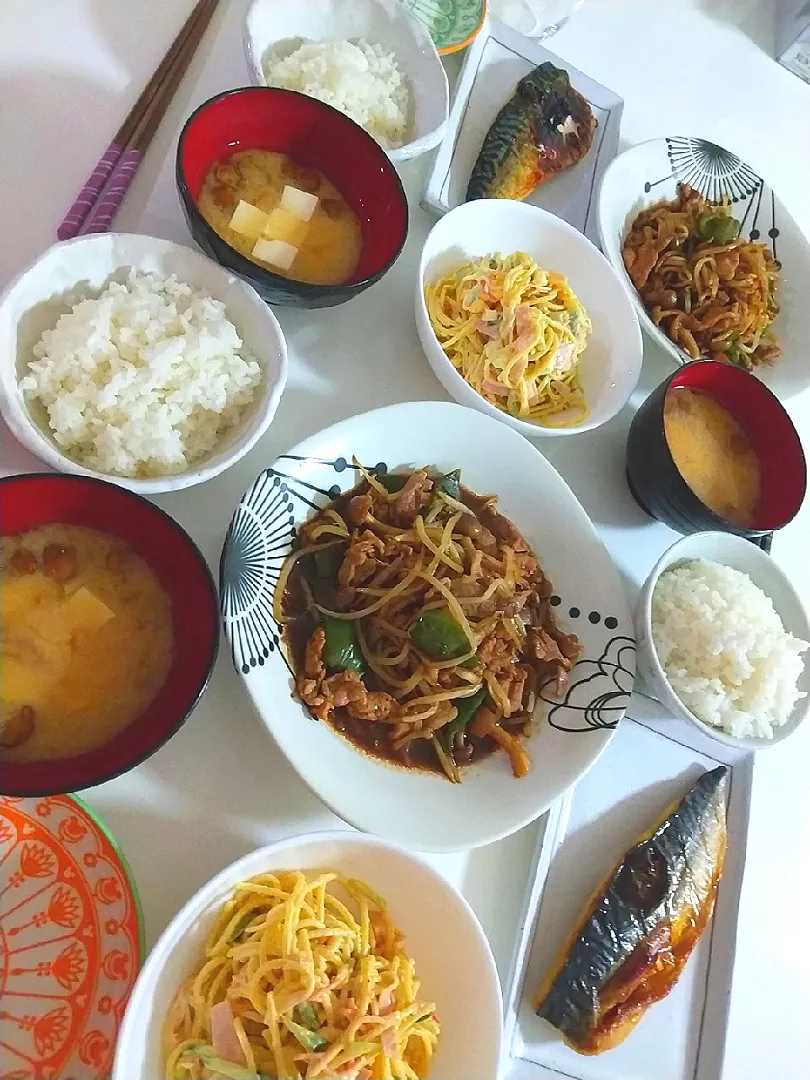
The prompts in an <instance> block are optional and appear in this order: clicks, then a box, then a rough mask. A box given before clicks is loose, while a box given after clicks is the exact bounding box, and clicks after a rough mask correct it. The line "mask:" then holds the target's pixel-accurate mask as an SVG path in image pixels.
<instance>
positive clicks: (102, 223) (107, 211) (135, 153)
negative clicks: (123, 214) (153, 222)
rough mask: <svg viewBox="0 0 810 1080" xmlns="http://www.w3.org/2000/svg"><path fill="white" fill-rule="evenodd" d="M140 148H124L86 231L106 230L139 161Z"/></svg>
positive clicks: (97, 231) (136, 169) (140, 155)
mask: <svg viewBox="0 0 810 1080" xmlns="http://www.w3.org/2000/svg"><path fill="white" fill-rule="evenodd" d="M141 157H142V154H141V152H140V150H125V151H124V152H123V153H122V154H121V156H120V158H119V159H118V164H117V165H116V166H115V168H114V170H113V174H112V177H111V178H110V182H109V184H108V185H107V188H106V190H105V191H104V195H103V197H102V199H101V202H100V203H99V204H98V206H97V207H96V208H95V210H94V211H93V213H92V215H91V217H90V220H89V221H88V222H87V225H86V227H85V230H84V231H85V232H86V233H99V232H106V231H107V230H108V229H109V227H110V225H112V223H113V219H114V218H115V215H116V214H117V213H118V207H119V206H120V205H121V203H122V202H123V200H124V196H125V195H126V193H127V189H128V188H129V185H130V184H131V183H132V179H133V177H134V176H135V173H136V172H137V171H138V166H139V165H140V163H141Z"/></svg>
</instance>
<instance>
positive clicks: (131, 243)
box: [0, 233, 287, 495]
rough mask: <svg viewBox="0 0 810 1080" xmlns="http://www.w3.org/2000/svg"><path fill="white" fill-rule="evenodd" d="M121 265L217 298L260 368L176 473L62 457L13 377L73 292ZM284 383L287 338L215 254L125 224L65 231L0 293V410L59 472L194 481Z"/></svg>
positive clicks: (252, 430)
mask: <svg viewBox="0 0 810 1080" xmlns="http://www.w3.org/2000/svg"><path fill="white" fill-rule="evenodd" d="M130 267H135V268H136V269H138V270H142V271H146V272H154V273H157V274H159V275H160V276H162V277H168V276H169V275H171V274H174V275H176V276H177V278H178V280H179V281H183V282H185V283H186V284H188V285H192V286H195V287H196V288H199V289H203V290H204V291H205V292H207V293H208V294H209V295H210V296H213V297H215V298H216V299H217V300H221V301H222V302H223V303H224V304H225V307H226V309H227V314H228V317H229V318H230V319H231V321H232V322H233V323H234V325H235V326H236V329H237V330H238V331H239V334H240V336H241V337H242V339H243V341H244V343H245V345H246V346H247V348H248V349H250V351H251V352H252V353H253V355H254V356H255V358H256V360H257V361H258V362H259V364H260V365H261V368H262V382H261V385H260V387H259V388H258V390H257V393H256V398H255V400H254V402H253V404H252V405H251V406H250V408H249V409H248V410H247V411H246V413H245V415H244V416H243V417H242V420H241V422H240V423H239V425H238V426H237V427H236V428H235V429H234V430H233V431H231V432H229V433H228V434H227V435H226V436H225V437H224V438H223V439H222V441H221V442H220V443H219V444H218V446H217V447H216V448H215V451H214V452H213V453H212V454H211V455H210V456H209V457H207V458H204V459H203V460H202V461H201V462H199V463H198V464H196V465H194V466H193V467H192V468H190V469H188V470H187V471H186V472H182V473H177V474H176V475H172V476H162V477H155V478H154V479H148V480H137V479H133V478H131V477H126V476H115V475H112V474H108V473H100V472H95V471H94V470H92V469H87V468H85V467H84V466H83V465H79V464H78V463H77V462H75V461H72V460H71V459H70V458H69V457H67V456H65V454H63V453H62V451H61V450H60V449H59V447H58V446H57V445H56V443H55V441H54V439H53V436H52V435H51V433H50V431H49V429H48V424H47V416H45V415H43V416H41V417H37V416H35V415H32V411H31V409H30V408H29V405H28V403H27V401H26V400H25V399H24V397H23V395H22V393H21V392H20V389H19V385H18V383H19V380H20V378H21V377H22V375H23V374H24V372H25V369H26V367H27V364H28V361H29V360H30V358H31V355H32V353H31V351H32V349H33V347H34V345H35V344H36V343H37V341H38V340H39V338H40V337H41V336H42V333H43V331H44V330H46V329H48V328H50V327H53V326H55V325H56V322H57V320H58V318H59V316H60V315H62V314H63V313H64V312H66V311H69V310H70V308H71V307H72V306H73V305H74V304H75V303H77V301H78V300H79V299H81V298H84V297H85V296H87V295H88V294H90V293H92V294H94V295H97V294H98V293H100V292H101V290H102V289H103V288H104V286H105V285H106V284H107V282H108V281H109V279H110V278H111V277H112V276H113V275H115V274H118V273H119V272H120V271H125V270H126V269H128V268H130ZM286 382H287V346H286V344H285V341H284V335H283V333H282V331H281V327H280V326H279V324H278V320H277V319H276V317H275V315H274V314H273V313H272V311H271V310H270V308H268V307H267V305H266V304H264V303H262V301H261V300H260V299H259V297H258V296H257V295H256V293H255V292H254V291H253V289H251V288H249V287H248V286H247V285H245V284H244V282H242V281H240V280H239V278H237V277H235V276H234V275H233V274H230V273H229V272H228V271H227V270H224V269H223V268H222V267H221V266H218V265H217V263H215V262H212V261H211V260H210V259H208V258H206V257H205V256H204V255H201V254H200V253H199V252H197V251H192V249H191V248H187V247H182V246H181V245H180V244H173V243H171V242H170V241H168V240H159V239H157V238H155V237H152V236H139V235H131V234H127V233H98V234H95V235H90V236H80V237H77V238H76V239H75V240H67V241H65V242H64V243H61V244H55V245H54V246H53V247H51V248H49V249H48V250H47V251H46V252H45V253H44V254H43V255H41V256H40V257H39V258H38V259H37V260H36V262H35V263H33V265H32V266H30V267H29V268H28V269H27V270H25V271H24V272H23V273H22V274H21V275H20V276H19V277H18V278H17V279H16V281H13V282H12V283H11V285H9V287H8V288H7V289H6V291H5V292H4V293H3V294H2V296H0V412H2V414H3V417H4V419H5V421H6V423H7V424H8V426H9V427H10V428H11V431H12V432H13V434H14V435H15V436H16V437H17V439H19V441H20V442H21V443H22V444H23V445H24V446H25V447H27V448H28V449H29V450H31V451H32V453H34V454H36V455H37V457H38V458H40V459H41V460H42V461H44V462H45V463H46V464H48V465H50V466H52V467H53V468H54V469H58V470H59V471H60V472H71V473H78V474H80V475H83V476H96V477H99V478H100V479H102V480H111V481H113V482H114V483H116V484H121V485H122V486H123V487H127V488H129V489H130V490H131V491H137V492H139V493H140V494H141V495H155V494H157V493H159V492H166V491H178V490H180V489H181V488H187V487H193V486H194V485H195V484H201V483H203V482H204V481H205V480H210V479H211V478H212V477H214V476H218V475H219V473H221V472H224V471H225V469H227V468H229V467H230V466H231V465H233V464H234V462H236V461H238V460H239V459H240V458H242V457H244V456H245V454H247V453H248V451H249V450H250V449H251V448H252V447H253V446H254V445H255V444H256V442H257V441H258V440H259V439H260V438H261V436H262V435H263V434H264V432H265V431H266V430H267V428H268V427H269V425H270V421H271V420H272V419H273V416H274V415H275V412H276V409H277V408H278V403H279V400H280V399H281V393H282V391H283V389H284V386H285V383H286ZM43 412H44V411H43Z"/></svg>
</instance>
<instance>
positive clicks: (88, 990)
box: [0, 795, 143, 1080]
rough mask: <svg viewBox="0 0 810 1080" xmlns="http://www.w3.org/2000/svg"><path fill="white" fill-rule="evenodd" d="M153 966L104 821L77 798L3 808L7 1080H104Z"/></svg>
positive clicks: (2, 1035)
mask: <svg viewBox="0 0 810 1080" xmlns="http://www.w3.org/2000/svg"><path fill="white" fill-rule="evenodd" d="M142 960H143V925H142V919H141V911H140V907H139V905H138V899H137V894H136V891H135V886H134V883H133V881H132V878H131V875H130V872H129V868H128V867H127V865H126V862H125V861H124V858H123V855H122V854H121V852H120V851H119V850H118V847H117V845H116V843H115V841H114V840H113V838H112V837H111V836H110V834H109V833H108V832H107V830H106V829H105V827H104V826H103V825H102V824H101V822H100V821H99V820H98V818H96V817H94V816H93V814H92V813H91V811H90V810H89V809H88V807H87V806H85V805H84V803H82V802H80V801H79V800H78V799H77V798H75V796H70V795H54V796H51V797H49V798H43V799H16V798H11V797H9V796H3V797H2V798H0V1080H105V1078H106V1077H108V1076H109V1074H110V1071H111V1068H112V1059H113V1052H114V1050H115V1041H116V1037H117V1035H118V1028H119V1027H120V1024H121V1020H122V1019H123V1016H124V1009H125V1008H126V1004H127V1000H128V998H129V994H130V991H131V990H132V987H133V984H134V982H135V978H136V976H137V974H138V969H139V968H140V965H141V961H142Z"/></svg>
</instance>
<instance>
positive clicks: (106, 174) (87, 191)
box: [56, 142, 123, 240]
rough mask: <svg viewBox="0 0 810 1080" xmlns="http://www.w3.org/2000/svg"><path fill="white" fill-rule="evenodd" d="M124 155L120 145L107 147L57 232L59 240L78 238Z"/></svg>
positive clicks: (112, 143)
mask: <svg viewBox="0 0 810 1080" xmlns="http://www.w3.org/2000/svg"><path fill="white" fill-rule="evenodd" d="M122 153H123V148H122V147H121V146H119V145H118V143H115V142H111V143H110V145H109V146H108V147H107V149H106V151H105V152H104V156H103V157H102V158H100V159H99V162H98V164H97V165H96V167H95V169H93V171H92V173H91V174H90V176H89V177H88V178H87V183H86V184H85V185H84V187H83V188H82V190H81V191H80V192H79V194H78V197H77V198H76V201H75V202H74V204H73V205H72V206H71V208H70V209H69V210H68V212H67V213H66V214H65V216H64V218H63V219H62V224H61V225H60V226H59V228H58V229H57V230H56V235H57V238H58V239H59V240H70V238H71V237H72V236H76V234H77V233H78V232H79V230H80V229H81V227H82V225H83V224H84V221H85V218H86V217H87V214H88V212H89V210H90V209H91V207H92V206H93V204H94V203H95V201H96V199H97V198H98V197H99V195H100V194H101V192H102V190H103V188H104V185H105V184H106V183H107V181H108V180H109V178H110V176H111V174H112V171H113V169H114V168H115V167H116V165H117V164H118V161H119V159H120V157H121V154H122Z"/></svg>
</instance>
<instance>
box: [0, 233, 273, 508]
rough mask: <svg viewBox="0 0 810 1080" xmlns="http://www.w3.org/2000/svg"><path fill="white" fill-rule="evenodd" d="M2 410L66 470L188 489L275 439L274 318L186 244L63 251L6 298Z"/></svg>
mask: <svg viewBox="0 0 810 1080" xmlns="http://www.w3.org/2000/svg"><path fill="white" fill-rule="evenodd" d="M0 358H1V359H0V410H1V411H2V413H3V416H4V418H5V420H6V422H7V423H8V426H9V427H10V429H11V431H12V432H13V434H14V435H15V436H16V437H17V439H19V441H20V442H21V443H23V445H24V446H26V447H27V448H28V449H29V450H31V451H33V453H34V454H36V455H37V457H39V458H41V459H42V460H43V461H44V462H46V463H47V464H48V465H51V466H52V467H53V468H55V469H59V470H60V471H62V472H75V473H83V474H85V475H90V476H98V477H102V478H103V479H106V480H113V481H115V482H117V483H119V484H122V485H123V486H125V487H128V488H131V489H132V490H133V491H138V492H140V493H141V494H156V493H158V492H165V491H173V490H177V489H180V488H186V487H191V486H193V485H195V484H199V483H202V482H203V481H205V480H208V479H210V478H211V477H213V476H216V475H218V474H219V473H221V472H223V471H224V470H225V469H227V468H228V467H229V466H230V465H232V464H233V463H234V462H235V461H238V460H239V459H240V458H241V457H243V456H244V455H245V454H247V453H248V451H249V450H250V449H251V448H252V447H253V446H254V445H255V444H256V442H257V441H258V440H259V439H260V438H261V436H262V435H263V433H264V432H265V431H266V430H267V428H268V426H269V424H270V422H271V420H272V418H273V416H274V414H275V411H276V409H277V407H278V403H279V399H280V397H281V393H282V390H283V389H284V385H285V382H286V379H287V349H286V345H285V342H284V336H283V334H282V332H281V328H280V326H279V324H278V321H277V320H276V318H275V316H274V315H273V313H272V312H271V311H270V309H269V308H268V307H267V306H266V305H265V304H264V303H263V302H262V301H261V300H260V299H259V297H258V296H257V295H256V293H255V292H254V291H253V290H252V289H251V288H250V287H249V286H247V285H245V284H244V282H242V281H240V280H239V279H238V278H236V277H234V276H233V275H232V274H230V273H228V272H227V271H226V270H224V269H222V267H220V266H218V265H217V264H216V263H214V262H212V261H211V260H210V259H207V258H206V257H205V256H204V255H201V254H199V253H198V252H196V251H192V250H191V249H190V248H186V247H182V246H181V245H179V244H173V243H171V242H169V241H168V240H159V239H155V238H153V237H149V236H136V235H128V234H123V233H106V234H99V235H92V236H85V237H79V238H77V239H75V240H70V241H67V242H65V243H62V244H56V245H55V246H54V247H52V248H50V249H49V250H48V251H46V252H45V253H44V254H43V255H42V256H41V257H40V258H39V259H38V260H37V261H36V262H35V263H34V264H33V266H31V267H30V268H29V269H28V270H26V271H25V272H24V273H23V274H21V275H20V277H19V278H17V280H16V281H14V282H13V283H12V284H11V285H10V286H9V287H8V289H6V291H5V293H4V294H3V295H2V297H0Z"/></svg>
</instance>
